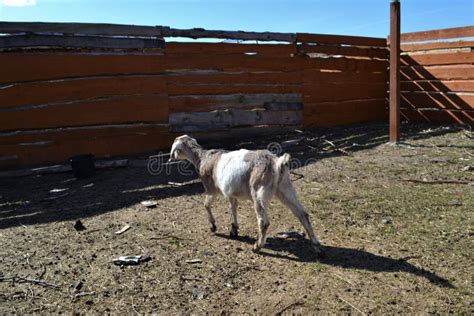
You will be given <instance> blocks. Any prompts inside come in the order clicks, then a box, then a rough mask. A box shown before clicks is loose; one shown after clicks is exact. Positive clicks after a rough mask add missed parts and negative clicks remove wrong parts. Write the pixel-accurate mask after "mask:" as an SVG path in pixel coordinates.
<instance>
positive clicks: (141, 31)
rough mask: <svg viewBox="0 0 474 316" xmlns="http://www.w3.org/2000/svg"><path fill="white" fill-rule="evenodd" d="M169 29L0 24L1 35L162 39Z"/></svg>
mask: <svg viewBox="0 0 474 316" xmlns="http://www.w3.org/2000/svg"><path fill="white" fill-rule="evenodd" d="M166 29H169V27H164V26H145V25H127V24H109V23H49V22H0V33H5V34H12V33H63V34H84V35H107V36H144V37H150V36H152V37H161V34H162V33H163V32H164V31H165V30H166Z"/></svg>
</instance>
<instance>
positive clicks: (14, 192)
mask: <svg viewBox="0 0 474 316" xmlns="http://www.w3.org/2000/svg"><path fill="white" fill-rule="evenodd" d="M457 131H459V127H455V126H444V127H439V126H430V125H426V124H422V125H405V126H404V127H403V135H404V139H405V140H413V139H421V138H429V137H433V136H437V135H443V134H446V133H451V132H457ZM387 135H388V126H387V124H380V123H377V124H365V125H354V126H349V127H340V128H332V129H312V130H306V131H304V132H301V131H293V132H290V133H288V132H286V133H284V134H279V135H272V136H271V137H268V136H266V137H264V136H262V137H254V138H253V139H252V140H251V141H245V142H242V141H232V140H229V141H225V142H221V143H218V144H216V143H214V144H211V143H207V144H203V145H204V146H205V148H211V147H213V148H216V147H224V148H226V149H237V148H248V149H256V148H259V149H261V148H266V147H267V146H268V144H269V143H272V142H273V143H274V142H278V143H280V144H284V141H286V140H295V139H302V138H304V141H302V142H301V143H298V142H297V143H296V144H293V145H291V146H282V150H283V151H285V152H289V153H291V155H292V156H293V157H294V158H298V159H300V161H308V162H309V163H314V162H316V161H318V160H321V159H325V158H328V157H332V156H337V155H341V154H342V153H341V151H340V150H334V149H332V148H331V146H332V145H331V146H329V145H328V144H330V143H332V144H334V145H335V146H336V147H337V148H339V149H343V150H345V151H346V152H355V151H360V150H365V149H369V148H373V147H375V146H378V145H381V144H384V143H386V142H387V141H388V137H387ZM328 141H329V143H328ZM223 144H225V146H223ZM328 146H329V147H328ZM308 159H309V160H308ZM194 179H195V176H183V175H180V174H176V173H175V174H172V175H166V174H164V173H160V174H158V175H152V174H150V173H149V172H148V170H147V167H146V164H144V165H143V166H141V167H127V168H123V169H114V170H106V171H101V172H98V173H97V174H96V176H95V177H93V178H91V179H88V180H76V179H74V178H73V176H72V174H71V173H64V174H54V175H43V176H30V177H22V178H0V229H5V228H9V227H15V226H19V225H33V224H42V223H49V222H56V221H71V220H77V219H82V218H86V217H91V216H95V215H99V214H103V213H107V212H111V211H116V210H120V209H122V208H126V207H130V206H133V205H135V204H137V203H140V202H141V201H143V200H150V199H153V200H161V199H166V198H172V197H176V196H186V195H189V196H191V195H196V194H199V193H202V192H203V189H202V185H201V184H200V183H199V182H198V181H193V180H194ZM169 181H173V182H185V183H186V184H185V185H182V186H176V185H170V184H169V183H168V182H169ZM54 189H59V192H56V193H51V192H50V191H51V190H54ZM62 189H65V190H63V191H61V190H62ZM56 191H58V190H56ZM334 251H335V250H334Z"/></svg>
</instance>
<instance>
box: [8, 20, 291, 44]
mask: <svg viewBox="0 0 474 316" xmlns="http://www.w3.org/2000/svg"><path fill="white" fill-rule="evenodd" d="M34 32H37V33H62V34H83V35H107V36H143V37H190V38H223V39H236V40H258V41H278V42H295V40H296V35H295V34H294V33H275V32H244V31H221V30H205V29H203V28H193V29H173V28H170V27H168V26H145V25H125V24H105V23H44V22H0V33H5V34H12V33H34Z"/></svg>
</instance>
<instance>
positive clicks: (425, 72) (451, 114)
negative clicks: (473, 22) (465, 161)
mask: <svg viewBox="0 0 474 316" xmlns="http://www.w3.org/2000/svg"><path fill="white" fill-rule="evenodd" d="M472 37H474V26H468V27H459V28H451V29H441V30H433V31H424V32H415V33H405V34H402V36H401V41H402V46H401V47H402V55H401V60H402V67H401V80H402V81H401V115H402V118H405V119H406V120H408V121H428V122H433V123H460V124H467V125H471V126H472V125H474V51H473V50H472V49H473V47H474V41H472V40H470V39H469V38H472ZM462 38H468V39H467V40H462Z"/></svg>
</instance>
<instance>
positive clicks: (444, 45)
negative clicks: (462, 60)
mask: <svg viewBox="0 0 474 316" xmlns="http://www.w3.org/2000/svg"><path fill="white" fill-rule="evenodd" d="M401 46H402V51H404V52H414V51H425V50H426V51H428V50H435V49H455V48H469V47H470V48H472V47H474V41H448V42H431V43H415V44H402V45H401Z"/></svg>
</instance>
